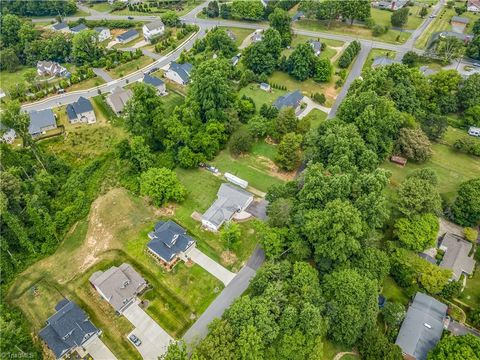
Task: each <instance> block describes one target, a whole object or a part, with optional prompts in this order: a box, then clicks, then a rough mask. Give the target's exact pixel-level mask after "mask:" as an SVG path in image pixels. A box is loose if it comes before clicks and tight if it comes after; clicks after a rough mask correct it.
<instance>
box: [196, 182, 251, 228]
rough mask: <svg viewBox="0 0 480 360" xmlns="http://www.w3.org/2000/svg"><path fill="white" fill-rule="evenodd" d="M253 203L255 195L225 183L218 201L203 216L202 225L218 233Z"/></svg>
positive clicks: (218, 193) (218, 195) (218, 194)
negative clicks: (223, 225)
mask: <svg viewBox="0 0 480 360" xmlns="http://www.w3.org/2000/svg"><path fill="white" fill-rule="evenodd" d="M252 201H253V195H252V194H251V193H249V192H248V191H246V190H243V189H240V188H239V187H237V186H235V185H233V184H228V183H223V184H222V185H220V189H218V192H217V199H216V200H215V201H214V202H213V204H212V205H211V206H210V207H209V208H208V210H207V211H205V213H204V214H203V215H202V225H203V226H204V227H205V228H207V229H208V230H211V231H218V230H219V229H220V227H221V226H222V224H223V223H224V222H225V221H229V220H230V219H232V217H233V216H234V215H235V213H239V212H242V211H244V210H245V209H246V208H247V207H248V205H250V204H251V203H252Z"/></svg>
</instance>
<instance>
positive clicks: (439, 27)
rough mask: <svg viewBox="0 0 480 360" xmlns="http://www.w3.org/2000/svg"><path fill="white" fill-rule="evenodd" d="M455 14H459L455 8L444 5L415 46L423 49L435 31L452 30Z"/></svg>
mask: <svg viewBox="0 0 480 360" xmlns="http://www.w3.org/2000/svg"><path fill="white" fill-rule="evenodd" d="M455 15H457V14H456V13H455V10H454V9H447V8H446V7H444V8H443V9H442V11H440V13H439V14H438V16H437V17H436V18H435V19H434V20H433V21H432V22H431V23H430V25H429V26H428V27H427V28H426V29H425V31H424V32H423V33H422V35H420V37H419V38H418V40H417V41H416V42H415V46H416V47H418V48H422V49H423V48H425V47H426V46H427V43H428V40H429V39H430V37H431V36H432V35H433V34H434V33H436V32H439V31H444V30H452V26H451V25H450V19H451V18H452V16H455Z"/></svg>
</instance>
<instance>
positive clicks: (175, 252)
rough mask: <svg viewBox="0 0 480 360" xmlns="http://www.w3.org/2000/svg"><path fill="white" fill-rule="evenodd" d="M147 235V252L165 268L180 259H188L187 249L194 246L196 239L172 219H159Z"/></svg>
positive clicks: (169, 267)
mask: <svg viewBox="0 0 480 360" xmlns="http://www.w3.org/2000/svg"><path fill="white" fill-rule="evenodd" d="M148 237H149V238H150V242H149V243H148V244H147V250H148V252H149V253H150V254H151V255H152V256H153V257H155V258H156V259H157V260H159V261H160V263H161V264H162V265H164V266H165V267H166V268H167V269H171V268H172V267H173V266H174V265H175V264H176V263H177V261H178V260H180V259H181V260H183V261H188V253H189V251H190V250H191V249H193V248H195V246H196V241H195V240H194V239H193V238H191V237H190V236H188V235H187V232H186V230H185V229H184V228H182V227H181V226H180V225H178V224H177V223H175V222H173V221H172V220H168V221H166V222H165V221H159V222H158V223H157V224H156V225H155V227H154V230H153V231H152V232H150V233H149V234H148Z"/></svg>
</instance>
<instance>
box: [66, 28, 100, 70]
mask: <svg viewBox="0 0 480 360" xmlns="http://www.w3.org/2000/svg"><path fill="white" fill-rule="evenodd" d="M101 55H102V50H101V49H100V46H99V44H98V35H97V32H96V31H95V30H84V31H81V32H79V33H78V34H75V35H74V36H73V39H72V59H73V61H74V62H75V64H77V65H84V64H89V63H92V62H93V61H95V60H98V59H99V58H100V56H101Z"/></svg>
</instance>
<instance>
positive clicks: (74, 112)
mask: <svg viewBox="0 0 480 360" xmlns="http://www.w3.org/2000/svg"><path fill="white" fill-rule="evenodd" d="M67 116H68V121H70V123H71V124H76V123H79V122H82V123H87V124H93V123H95V122H97V118H96V117H95V112H94V111H93V107H92V104H91V103H90V100H87V99H85V98H84V97H83V96H80V98H79V99H78V100H77V101H75V102H74V103H71V104H68V105H67Z"/></svg>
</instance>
